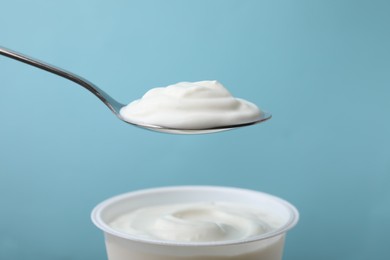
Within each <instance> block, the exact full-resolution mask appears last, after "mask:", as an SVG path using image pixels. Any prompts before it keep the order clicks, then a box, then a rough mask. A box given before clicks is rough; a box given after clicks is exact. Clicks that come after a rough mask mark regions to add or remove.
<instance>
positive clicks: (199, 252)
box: [91, 186, 299, 260]
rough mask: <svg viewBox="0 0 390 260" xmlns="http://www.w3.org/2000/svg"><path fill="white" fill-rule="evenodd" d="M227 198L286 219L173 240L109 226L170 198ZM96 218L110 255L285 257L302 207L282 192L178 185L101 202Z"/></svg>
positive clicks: (187, 259)
mask: <svg viewBox="0 0 390 260" xmlns="http://www.w3.org/2000/svg"><path fill="white" fill-rule="evenodd" d="M205 201H224V202H232V203H239V204H241V205H247V206H250V207H255V208H261V209H264V210H265V211H269V212H271V213H272V214H276V215H277V216H279V217H280V218H281V219H282V220H283V224H281V225H280V227H279V228H277V229H275V230H273V231H271V232H268V233H265V234H262V235H258V236H254V237H250V238H247V239H244V240H237V241H222V242H221V241H219V242H172V241H157V240H151V239H145V238H139V237H136V236H133V235H130V234H126V233H122V232H120V231H117V230H115V229H113V228H111V227H110V226H109V223H110V222H112V221H113V220H114V219H115V218H116V217H118V216H120V215H123V214H125V213H127V212H129V211H131V210H134V209H137V208H141V207H147V206H154V205H162V204H171V203H193V202H205ZM91 218H92V221H93V223H94V224H95V225H96V226H97V227H98V228H100V229H101V230H103V231H104V236H105V243H106V249H107V255H108V259H109V260H281V259H282V254H283V248H284V239H285V236H286V232H287V231H288V230H290V229H291V228H293V227H294V226H295V225H296V223H297V222H298V218H299V214H298V211H297V209H296V208H295V207H294V206H293V205H291V204H290V203H288V202H287V201H285V200H283V199H280V198H278V197H275V196H272V195H269V194H266V193H263V192H258V191H252V190H246V189H240V188H231V187H217V186H176V187H162V188H154V189H146V190H140V191H135V192H129V193H125V194H122V195H119V196H116V197H113V198H110V199H108V200H106V201H103V202H102V203H100V204H99V205H97V206H96V207H95V208H94V209H93V211H92V214H91Z"/></svg>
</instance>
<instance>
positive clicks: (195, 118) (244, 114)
mask: <svg viewBox="0 0 390 260" xmlns="http://www.w3.org/2000/svg"><path fill="white" fill-rule="evenodd" d="M261 114H262V112H261V111H260V109H259V108H258V107H257V106H256V105H254V104H252V103H250V102H248V101H246V100H243V99H239V98H235V97H233V96H232V95H231V94H230V93H229V91H228V90H227V89H226V88H225V87H224V86H223V85H222V84H221V83H219V82H218V81H215V80H213V81H198V82H180V83H177V84H174V85H170V86H167V87H160V88H154V89H151V90H149V91H148V92H147V93H146V94H145V95H144V96H143V97H142V98H141V99H139V100H135V101H133V102H131V103H130V104H129V105H127V106H125V107H123V108H122V109H121V110H120V115H121V116H122V118H123V119H124V120H125V121H128V122H134V123H137V122H138V123H142V124H149V125H158V126H164V127H168V128H176V129H204V128H213V127H218V126H226V125H235V124H244V123H248V122H251V121H254V120H256V119H258V118H259V117H260V116H261Z"/></svg>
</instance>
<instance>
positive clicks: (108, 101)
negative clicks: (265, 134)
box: [0, 47, 271, 134]
mask: <svg viewBox="0 0 390 260" xmlns="http://www.w3.org/2000/svg"><path fill="white" fill-rule="evenodd" d="M0 54H1V55H3V56H6V57H8V58H11V59H15V60H18V61H21V62H24V63H26V64H29V65H31V66H34V67H37V68H40V69H42V70H46V71H48V72H51V73H54V74H56V75H58V76H60V77H63V78H66V79H68V80H71V81H73V82H75V83H77V84H79V85H80V86H82V87H84V88H86V89H87V90H89V91H90V92H91V93H92V94H94V95H95V96H97V97H98V98H99V99H100V100H101V101H102V102H103V103H104V104H105V105H106V106H107V107H108V108H109V109H110V110H111V111H112V112H113V113H114V114H115V115H116V116H117V117H118V118H119V119H120V120H122V121H124V122H126V123H128V124H131V125H134V126H137V127H141V128H144V129H147V130H153V131H157V132H163V133H171V134H206V133H213V132H220V131H226V130H231V129H234V128H238V127H243V126H249V125H254V124H258V123H261V122H264V121H266V120H268V119H270V118H271V114H270V113H266V112H264V113H262V114H261V116H260V117H259V118H257V119H256V120H254V121H252V122H248V123H245V124H235V125H234V124H233V125H226V126H218V127H212V128H207V129H176V128H170V127H164V126H158V125H147V124H140V123H135V122H131V121H127V120H124V119H123V118H122V116H121V115H120V113H119V111H120V109H121V108H122V107H124V106H125V105H123V104H121V103H119V102H118V101H116V100H115V99H113V98H112V97H111V96H109V95H108V94H107V93H105V92H104V91H103V90H101V89H100V88H98V87H97V86H96V85H95V84H93V83H92V82H90V81H88V80H86V79H84V78H83V77H80V76H78V75H76V74H74V73H72V72H69V71H66V70H64V69H60V68H58V67H56V66H53V65H50V64H48V63H46V62H43V61H40V60H37V59H34V58H31V57H28V56H26V55H24V54H20V53H18V52H15V51H12V50H10V49H7V48H4V47H0Z"/></svg>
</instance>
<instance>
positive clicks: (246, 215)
mask: <svg viewBox="0 0 390 260" xmlns="http://www.w3.org/2000/svg"><path fill="white" fill-rule="evenodd" d="M274 224H276V223H275V218H274V216H270V215H269V214H267V213H265V212H262V211H261V210H259V209H253V208H249V207H245V206H242V205H238V204H233V203H227V202H202V203H188V204H169V205H159V206H152V207H145V208H141V209H137V210H134V211H132V212H129V213H127V214H124V215H121V216H119V217H118V218H116V219H115V220H114V221H112V222H111V223H110V226H111V227H112V228H114V229H116V230H118V231H121V232H124V233H128V234H131V235H134V236H138V237H142V238H146V239H153V240H164V241H177V242H216V241H229V240H241V239H245V238H249V237H253V236H256V235H260V234H264V233H267V232H270V231H272V230H273V229H274V228H275V227H274V226H273V225H274Z"/></svg>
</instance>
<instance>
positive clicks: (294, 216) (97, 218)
mask: <svg viewBox="0 0 390 260" xmlns="http://www.w3.org/2000/svg"><path fill="white" fill-rule="evenodd" d="M184 189H197V190H202V189H204V190H206V189H207V190H210V189H212V190H219V191H228V190H230V191H236V192H246V193H252V194H257V195H261V196H265V197H268V198H270V199H272V200H275V201H277V202H278V203H280V204H282V205H283V206H284V207H285V208H286V209H287V210H288V211H289V212H290V213H291V214H290V218H289V219H288V221H287V222H286V223H285V224H284V225H283V226H281V227H280V228H278V229H275V230H273V231H271V232H267V233H264V234H260V235H257V236H253V237H249V238H245V239H239V240H228V241H211V242H210V241H209V242H180V241H165V240H157V239H149V238H141V237H138V236H135V235H131V234H127V233H124V232H121V231H118V230H116V229H114V228H112V227H110V226H109V225H108V224H107V223H106V222H104V221H103V219H102V218H101V214H102V212H103V210H104V209H105V208H106V207H107V206H109V205H111V204H112V203H114V202H117V201H120V200H123V199H125V198H127V197H132V196H139V195H143V194H150V193H153V192H161V191H174V190H177V191H178V190H184ZM91 220H92V222H93V223H94V224H95V226H96V227H98V228H99V229H100V230H102V231H103V232H105V233H107V234H110V235H113V236H116V237H120V238H123V239H126V240H130V241H134V242H139V243H144V244H150V245H164V246H186V247H199V246H203V247H208V246H227V245H239V244H246V243H251V242H256V241H261V240H266V239H269V238H272V237H276V236H278V235H281V234H284V233H286V232H287V231H288V230H290V229H292V228H293V227H294V226H295V225H296V224H297V223H298V220H299V212H298V210H297V209H296V208H295V206H294V205H292V204H291V203H289V202H288V201H286V200H284V199H282V198H280V197H277V196H274V195H271V194H269V193H265V192H261V191H256V190H250V189H244V188H237V187H228V186H209V185H184V186H163V187H156V188H147V189H141V190H136V191H130V192H126V193H122V194H119V195H116V196H113V197H110V198H108V199H106V200H104V201H102V202H101V203H99V204H98V205H96V206H95V208H94V209H93V210H92V212H91Z"/></svg>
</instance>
